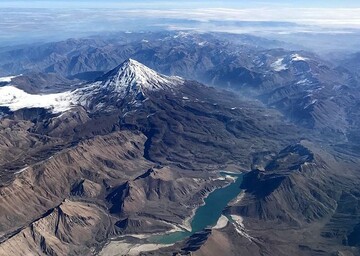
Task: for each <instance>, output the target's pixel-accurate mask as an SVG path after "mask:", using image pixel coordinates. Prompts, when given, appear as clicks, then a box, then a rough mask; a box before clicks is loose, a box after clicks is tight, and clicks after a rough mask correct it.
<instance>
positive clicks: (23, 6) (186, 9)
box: [0, 0, 360, 45]
mask: <svg viewBox="0 0 360 256" xmlns="http://www.w3.org/2000/svg"><path fill="white" fill-rule="evenodd" d="M256 22H258V23H256ZM259 22H260V23H259ZM265 23H267V24H265ZM269 24H270V25H269ZM164 28H165V29H171V30H181V29H195V30H202V31H227V32H234V33H256V34H258V33H264V32H265V33H266V32H268V33H278V34H281V33H298V32H301V33H304V32H305V33H312V32H314V31H316V32H321V33H334V32H336V33H350V32H351V31H350V30H354V29H356V30H358V29H360V0H282V1H280V0H247V1H244V0H236V1H235V0H228V1H216V0H215V1H211V0H209V1H203V0H193V1H180V0H178V1H174V0H172V1H165V0H157V1H144V0H131V1H123V0H118V1H114V0H102V1H101V0H73V1H68V0H61V1H60V0H36V1H31V0H27V1H19V0H11V1H9V0H0V45H1V44H2V45H4V44H8V43H9V44H12V43H14V42H15V43H23V42H24V43H25V42H29V41H36V40H57V39H63V38H67V37H78V36H83V35H89V34H96V33H99V32H114V31H124V30H154V29H164Z"/></svg>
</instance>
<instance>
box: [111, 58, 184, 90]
mask: <svg viewBox="0 0 360 256" xmlns="http://www.w3.org/2000/svg"><path fill="white" fill-rule="evenodd" d="M105 77H106V78H108V79H107V80H106V82H105V86H106V87H108V86H111V87H114V89H115V90H116V91H118V92H122V91H126V90H128V88H131V89H137V88H141V89H148V90H159V89H164V88H171V87H173V86H175V85H178V84H180V83H182V82H183V80H182V79H181V78H179V77H169V76H165V75H161V74H159V73H157V72H156V71H154V70H152V69H150V68H148V67H146V66H145V65H143V64H141V63H140V62H138V61H136V60H133V59H128V60H126V61H125V62H123V63H122V64H121V65H120V66H118V67H117V68H115V69H113V70H112V71H110V72H109V73H107V74H106V75H105Z"/></svg>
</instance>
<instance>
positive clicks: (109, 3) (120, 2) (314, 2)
mask: <svg viewBox="0 0 360 256" xmlns="http://www.w3.org/2000/svg"><path fill="white" fill-rule="evenodd" d="M0 6H1V7H25V8H31V7H32V8H39V7H40V8H41V7H45V8H48V7H57V8H76V7H89V8H93V7H96V8H98V7H108V8H113V7H122V8H124V7H126V8H132V7H156V8H169V7H183V8H186V7H189V8H193V7H194V6H195V7H228V8H239V7H242V8H251V7H258V6H283V7H322V8H339V7H342V8H352V7H359V6H360V3H359V1H358V0H301V1H300V0H246V1H244V0H227V1H216V0H214V1H211V0H208V1H204V0H193V1H186V0H185V1H174V0H172V1H165V0H156V1H151V0H150V1H145V0H132V1H124V0H117V1H115V0H102V1H99V0H73V1H69V0H35V1H32V0H28V1H21V0H11V1H9V0H0Z"/></svg>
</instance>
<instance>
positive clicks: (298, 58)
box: [291, 53, 308, 61]
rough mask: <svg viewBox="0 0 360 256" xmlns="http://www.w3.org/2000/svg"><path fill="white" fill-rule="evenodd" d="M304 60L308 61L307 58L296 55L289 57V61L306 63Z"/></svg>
mask: <svg viewBox="0 0 360 256" xmlns="http://www.w3.org/2000/svg"><path fill="white" fill-rule="evenodd" d="M306 60H308V58H305V57H302V56H301V55H299V54H297V53H295V54H292V55H291V61H306Z"/></svg>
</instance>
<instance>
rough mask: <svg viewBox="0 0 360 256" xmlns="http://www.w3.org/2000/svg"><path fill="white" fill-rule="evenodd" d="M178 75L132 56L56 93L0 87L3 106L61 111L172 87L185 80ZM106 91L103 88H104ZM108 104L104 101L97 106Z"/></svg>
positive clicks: (10, 86) (0, 103) (0, 105)
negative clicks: (80, 84)
mask: <svg viewBox="0 0 360 256" xmlns="http://www.w3.org/2000/svg"><path fill="white" fill-rule="evenodd" d="M183 82H184V80H183V79H182V78H179V77H170V76H165V75H161V74H159V73H157V72H155V71H154V70H152V69H150V68H148V67H146V66H144V65H143V64H141V63H139V62H137V61H136V60H132V59H129V60H127V61H125V62H123V63H122V64H121V65H120V66H118V67H117V68H115V69H113V70H112V71H110V72H109V73H107V74H105V75H104V76H103V77H102V79H101V80H100V81H97V82H94V83H91V84H87V85H85V86H83V87H80V88H77V89H75V90H72V91H66V92H62V93H53V94H39V95H35V94H29V93H27V92H25V91H23V90H20V89H18V88H16V87H15V86H12V85H9V86H4V87H0V107H8V108H9V109H10V110H11V111H16V110H19V109H23V108H44V109H48V110H50V111H51V112H52V113H61V112H64V111H67V110H69V109H71V108H73V107H74V106H83V107H85V108H87V107H89V106H90V105H91V103H92V101H93V100H94V99H95V98H102V97H103V96H106V97H115V98H119V99H121V98H124V97H126V96H127V95H137V94H138V93H139V92H141V93H143V92H144V89H145V90H162V89H172V88H174V87H176V86H178V85H181V84H183ZM105 88H106V91H105V92H104V89H105ZM103 105H106V104H105V103H104V102H101V103H99V104H98V106H97V107H99V106H103Z"/></svg>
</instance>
